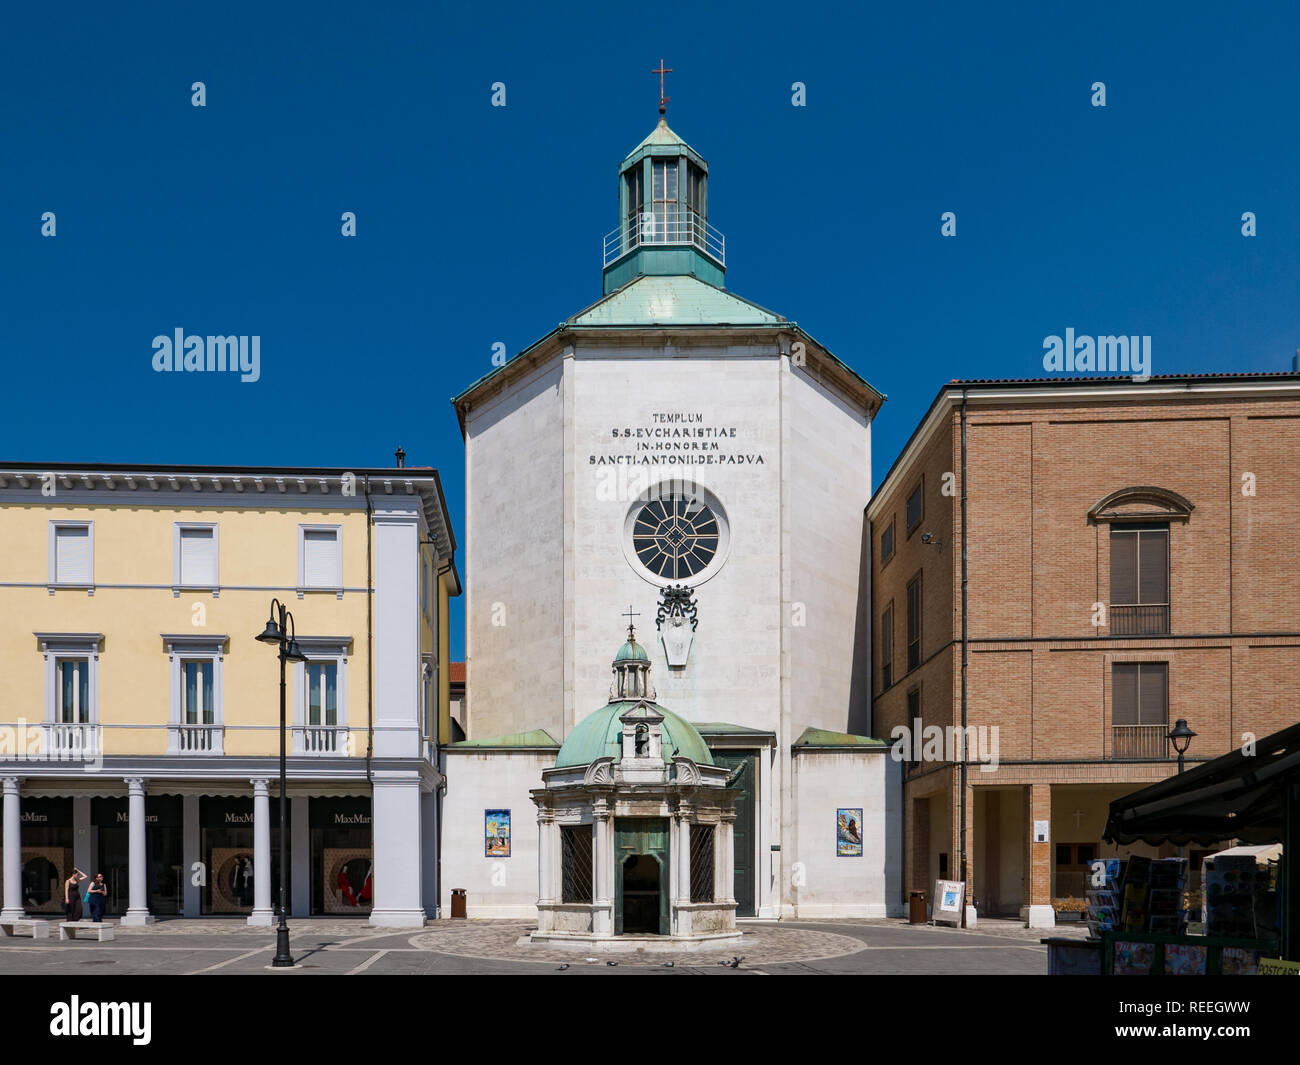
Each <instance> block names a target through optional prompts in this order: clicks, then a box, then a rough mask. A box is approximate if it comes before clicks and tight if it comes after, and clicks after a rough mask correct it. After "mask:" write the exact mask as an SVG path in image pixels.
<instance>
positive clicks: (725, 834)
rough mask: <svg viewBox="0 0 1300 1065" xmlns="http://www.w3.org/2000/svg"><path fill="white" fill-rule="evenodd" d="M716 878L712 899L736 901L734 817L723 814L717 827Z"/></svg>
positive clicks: (733, 815)
mask: <svg viewBox="0 0 1300 1065" xmlns="http://www.w3.org/2000/svg"><path fill="white" fill-rule="evenodd" d="M717 855H718V856H717V864H718V876H717V886H716V887H715V888H714V889H713V897H714V899H716V900H717V901H718V902H730V903H733V904H734V903H735V901H736V897H735V896H736V815H735V814H734V813H733V814H723V815H722V821H721V822H720V823H719V825H718V848H717Z"/></svg>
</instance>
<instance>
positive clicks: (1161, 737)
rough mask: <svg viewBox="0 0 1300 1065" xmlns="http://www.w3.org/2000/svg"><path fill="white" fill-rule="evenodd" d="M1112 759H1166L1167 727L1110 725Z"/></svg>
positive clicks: (1167, 746) (1167, 752)
mask: <svg viewBox="0 0 1300 1065" xmlns="http://www.w3.org/2000/svg"><path fill="white" fill-rule="evenodd" d="M1110 735H1111V757H1112V758H1168V757H1169V726H1168V725H1112V726H1111V730H1110Z"/></svg>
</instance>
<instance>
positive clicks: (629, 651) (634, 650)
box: [614, 640, 650, 662]
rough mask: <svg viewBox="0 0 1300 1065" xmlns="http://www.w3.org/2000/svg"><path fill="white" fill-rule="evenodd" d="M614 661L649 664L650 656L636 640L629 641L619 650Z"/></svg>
mask: <svg viewBox="0 0 1300 1065" xmlns="http://www.w3.org/2000/svg"><path fill="white" fill-rule="evenodd" d="M614 661H615V662H649V661H650V656H649V655H648V654H646V653H645V648H644V647H642V646H641V645H640V644H639V643H637V642H636V640H628V641H627V643H625V644H624V645H623V646H622V647H620V648H619V649H618V654H616V655H615V656H614Z"/></svg>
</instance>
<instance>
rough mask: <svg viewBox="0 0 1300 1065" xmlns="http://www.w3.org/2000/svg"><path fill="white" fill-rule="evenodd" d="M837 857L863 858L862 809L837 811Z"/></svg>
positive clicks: (857, 807)
mask: <svg viewBox="0 0 1300 1065" xmlns="http://www.w3.org/2000/svg"><path fill="white" fill-rule="evenodd" d="M835 856H836V857H837V858H861V857H862V807H861V806H854V807H852V808H847V809H841V810H836V811H835Z"/></svg>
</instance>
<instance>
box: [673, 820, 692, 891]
mask: <svg viewBox="0 0 1300 1065" xmlns="http://www.w3.org/2000/svg"><path fill="white" fill-rule="evenodd" d="M677 818H678V821H677V853H676V854H675V855H673V856H672V858H673V861H675V862H676V864H677V901H678V902H690V901H691V818H690V810H688V809H686V808H685V807H683V808H680V809H679V810H678V811H677Z"/></svg>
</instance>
